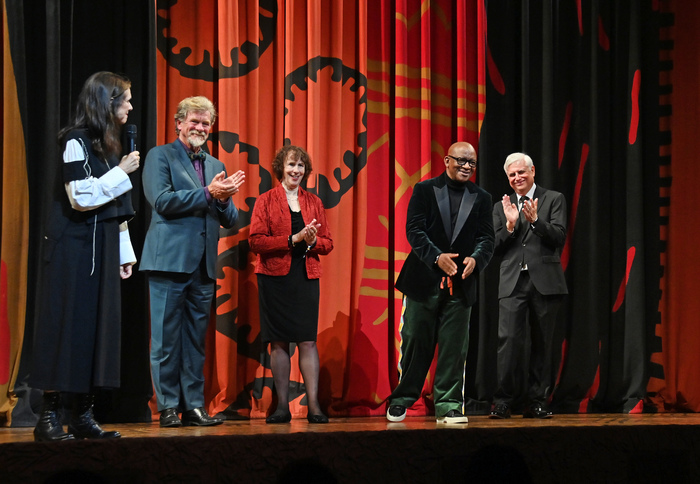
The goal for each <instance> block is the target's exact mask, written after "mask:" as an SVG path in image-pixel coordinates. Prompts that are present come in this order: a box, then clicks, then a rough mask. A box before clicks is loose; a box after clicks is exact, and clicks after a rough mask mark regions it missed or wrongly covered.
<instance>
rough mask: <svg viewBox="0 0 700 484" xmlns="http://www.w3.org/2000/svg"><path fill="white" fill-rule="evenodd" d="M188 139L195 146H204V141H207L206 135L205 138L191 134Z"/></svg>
mask: <svg viewBox="0 0 700 484" xmlns="http://www.w3.org/2000/svg"><path fill="white" fill-rule="evenodd" d="M187 141H189V143H190V145H191V146H192V147H193V148H199V147H200V146H202V145H203V144H204V143H206V142H207V137H206V136H204V137H203V138H199V137H197V136H190V137H188V138H187Z"/></svg>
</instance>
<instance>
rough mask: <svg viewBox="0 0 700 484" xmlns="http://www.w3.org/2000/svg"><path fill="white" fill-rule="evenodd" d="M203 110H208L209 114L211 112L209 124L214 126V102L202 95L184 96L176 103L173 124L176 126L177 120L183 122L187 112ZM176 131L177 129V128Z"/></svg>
mask: <svg viewBox="0 0 700 484" xmlns="http://www.w3.org/2000/svg"><path fill="white" fill-rule="evenodd" d="M203 112H209V114H211V125H212V126H214V121H216V108H215V107H214V103H212V102H211V101H210V100H209V99H207V98H206V97H204V96H192V97H186V98H185V99H183V100H182V101H180V103H179V104H178V105H177V111H176V112H175V124H176V126H177V122H178V121H180V122H184V121H185V119H187V115H188V114H189V113H203ZM176 131H178V130H177V128H176ZM178 134H179V131H178Z"/></svg>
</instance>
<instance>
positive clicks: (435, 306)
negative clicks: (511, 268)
mask: <svg viewBox="0 0 700 484" xmlns="http://www.w3.org/2000/svg"><path fill="white" fill-rule="evenodd" d="M444 162H445V173H444V174H442V175H440V176H438V177H435V178H431V179H429V180H426V181H423V182H420V183H418V184H416V186H415V187H414V188H413V195H412V196H411V200H410V202H409V204H408V212H407V216H406V237H407V239H408V242H409V243H410V244H411V249H412V250H411V252H410V253H409V255H408V257H407V258H406V262H405V263H404V265H403V268H402V269H401V273H400V274H399V277H398V279H397V281H396V288H397V289H398V290H399V291H401V292H403V293H404V296H405V297H404V310H403V314H402V320H401V328H400V333H401V348H400V359H399V365H398V370H399V384H398V386H397V387H396V389H394V391H393V392H392V394H391V396H390V397H389V399H388V409H387V419H388V420H389V421H392V422H399V421H401V420H403V419H404V417H405V416H406V409H407V408H408V407H410V406H411V405H413V403H414V402H415V401H416V400H417V399H418V398H419V396H420V393H421V390H422V388H423V384H424V383H425V378H426V375H427V373H428V370H429V369H430V365H431V363H432V360H433V355H434V354H435V346H436V345H437V347H438V356H437V367H436V370H435V380H434V384H433V393H434V398H435V416H436V417H437V421H438V422H442V423H466V422H467V417H466V416H464V414H463V412H464V408H463V407H464V366H465V363H466V358H467V349H468V346H469V318H470V315H471V307H472V305H473V304H474V302H476V286H477V274H479V273H480V272H481V271H483V270H484V268H485V267H486V265H487V264H488V262H489V261H490V260H491V256H492V255H493V247H494V233H493V225H492V219H491V204H492V202H491V195H489V194H488V193H487V192H486V191H485V190H483V189H481V188H479V187H478V186H476V185H475V184H474V183H472V182H470V181H469V178H470V177H471V176H472V174H473V173H474V169H475V168H476V152H475V151H474V147H473V146H472V145H470V144H469V143H466V142H458V143H455V144H453V145H452V146H450V148H449V150H448V154H447V156H445V158H444Z"/></svg>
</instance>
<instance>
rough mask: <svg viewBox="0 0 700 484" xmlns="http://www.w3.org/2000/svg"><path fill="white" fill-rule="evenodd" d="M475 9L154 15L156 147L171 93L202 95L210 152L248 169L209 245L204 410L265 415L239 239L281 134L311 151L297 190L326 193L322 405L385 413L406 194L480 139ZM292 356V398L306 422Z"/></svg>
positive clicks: (183, 10)
mask: <svg viewBox="0 0 700 484" xmlns="http://www.w3.org/2000/svg"><path fill="white" fill-rule="evenodd" d="M480 5H481V2H477V1H472V2H461V1H460V2H455V1H451V0H443V1H436V2H435V1H434V2H431V3H430V4H426V3H425V2H420V1H410V2H398V3H396V2H391V1H381V2H369V3H367V2H364V1H360V2H356V1H341V0H334V1H310V2H285V1H282V0H280V1H277V2H266V1H259V2H252V1H248V2H243V1H240V2H223V1H221V2H215V1H198V2H196V8H195V7H194V2H187V1H180V2H177V3H175V4H173V5H172V6H171V7H170V8H168V9H159V10H158V22H159V28H158V48H159V51H160V52H159V56H158V59H157V63H158V106H159V111H158V143H159V144H161V143H166V142H169V141H172V139H173V138H174V136H175V135H174V131H173V121H172V119H173V114H174V109H175V106H176V104H177V102H178V101H179V100H180V99H182V98H184V97H186V96H190V95H195V94H204V95H206V96H208V97H210V98H211V99H212V100H213V101H214V102H215V104H216V105H217V107H218V109H219V119H218V120H217V123H216V125H215V133H214V135H213V136H212V140H211V142H210V144H209V149H210V151H211V152H212V154H213V155H214V156H217V157H218V158H219V159H221V160H222V161H223V162H224V163H226V165H227V168H228V170H229V171H233V170H237V169H243V170H244V171H245V172H246V174H247V181H246V184H245V185H244V187H243V190H242V191H241V193H240V194H239V195H237V196H236V197H234V201H235V203H236V205H237V206H238V207H239V209H240V211H241V223H240V224H239V225H240V231H239V232H238V233H233V232H230V233H225V234H224V236H223V237H222V240H221V243H220V265H221V273H220V279H219V281H218V284H219V288H218V292H217V300H216V306H217V309H216V331H212V332H211V334H210V338H209V340H208V345H209V346H208V352H207V354H208V362H207V366H206V375H205V376H206V380H207V389H206V392H207V397H208V401H210V402H211V403H210V405H209V411H210V412H212V413H217V412H222V411H223V412H225V413H227V414H229V415H231V416H234V415H240V416H248V415H249V416H251V417H263V416H264V415H265V413H266V412H267V411H268V410H269V407H270V406H271V403H272V378H271V373H270V370H269V354H268V349H267V348H266V347H264V346H263V345H261V343H260V339H259V322H258V307H257V290H256V280H255V275H254V273H253V265H252V261H253V255H252V254H250V253H249V250H248V246H247V242H246V238H247V235H248V232H247V229H248V222H249V219H250V212H251V211H252V206H253V204H254V202H255V198H256V197H257V196H258V195H259V194H260V193H263V192H264V191H266V190H268V189H270V188H271V187H273V186H275V185H276V183H277V181H276V180H273V179H272V173H271V169H270V162H271V160H272V157H273V155H274V153H275V151H276V149H278V148H279V147H280V146H282V145H283V144H284V143H285V142H289V143H292V144H297V145H300V146H303V147H305V148H306V149H307V150H308V151H309V153H310V155H311V158H312V160H313V162H314V174H313V175H312V177H311V178H310V179H309V181H308V183H307V188H308V189H309V190H311V191H313V192H316V193H317V194H318V195H319V196H320V197H321V199H322V200H323V201H324V204H325V206H326V210H327V212H328V217H329V224H330V225H331V227H330V230H331V233H332V235H333V239H334V241H335V250H334V251H333V252H332V253H331V254H330V255H329V256H327V257H325V258H323V260H322V264H323V268H324V274H323V277H322V279H321V311H320V319H319V337H318V345H319V353H320V358H321V380H320V396H321V403H322V405H323V406H324V407H326V408H327V409H328V411H329V413H330V414H331V415H368V414H381V413H383V411H384V409H383V407H381V406H380V404H381V403H382V401H383V400H384V399H385V398H386V397H387V396H388V394H389V393H390V391H391V387H392V385H394V384H395V383H396V382H395V373H396V359H395V341H396V340H395V338H396V329H395V327H396V326H397V324H396V323H397V318H396V315H397V314H398V313H397V312H396V310H397V308H398V307H399V303H400V300H399V295H398V294H395V293H394V290H393V283H394V278H395V272H396V271H397V270H398V269H399V268H400V265H401V263H402V261H403V258H404V257H405V255H406V253H407V252H408V250H409V248H408V245H407V243H406V241H405V231H404V224H405V211H406V204H407V202H408V199H409V197H410V193H411V190H410V187H411V186H412V185H413V184H415V182H417V181H418V180H419V179H421V178H426V177H430V176H434V175H437V174H439V173H441V172H442V171H443V169H444V168H443V164H442V158H443V156H444V153H445V152H446V150H447V148H448V147H449V145H450V144H451V143H452V142H454V141H456V140H458V139H464V140H467V141H470V142H472V143H473V144H474V145H475V146H476V144H477V140H478V128H479V122H480V120H481V118H482V117H483V99H480V97H479V96H480V94H483V89H480V88H479V85H480V82H479V79H480V76H481V79H482V81H481V84H483V69H481V68H479V66H480V64H481V62H480V58H479V56H478V54H477V53H478V52H479V49H478V46H479V45H480V42H479V39H480V38H482V37H483V32H482V30H481V23H480V21H479V19H480V16H479V12H480V7H479V6H480ZM428 6H429V8H426V7H428ZM367 72H370V83H369V84H370V86H369V88H368V81H367V77H366V76H367ZM368 93H369V99H368ZM479 106H481V108H480V107H479ZM370 127H371V130H372V133H373V134H372V135H371V139H368V133H369V132H370ZM394 192H395V193H394ZM395 251H396V253H397V254H398V257H395V255H394V254H395ZM397 259H398V260H397ZM388 301H394V302H395V304H390V305H389V306H391V307H389V308H388V307H387V302H388ZM296 363H297V361H296V357H294V358H293V364H292V368H293V370H292V388H290V395H291V398H293V399H294V398H296V400H295V402H294V403H295V405H293V413H294V414H295V415H296V416H303V415H304V413H305V410H304V409H303V406H304V403H305V402H304V401H303V396H304V391H303V387H301V386H300V383H301V381H302V379H301V375H300V373H299V371H298V369H297V365H296ZM428 392H429V388H426V393H428Z"/></svg>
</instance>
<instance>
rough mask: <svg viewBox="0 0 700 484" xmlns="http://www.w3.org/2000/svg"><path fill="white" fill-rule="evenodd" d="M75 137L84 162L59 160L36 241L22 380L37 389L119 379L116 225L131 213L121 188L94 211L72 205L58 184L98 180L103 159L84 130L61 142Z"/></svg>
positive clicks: (85, 388)
mask: <svg viewBox="0 0 700 484" xmlns="http://www.w3.org/2000/svg"><path fill="white" fill-rule="evenodd" d="M71 139H74V140H79V141H81V143H82V145H83V146H84V149H85V152H86V154H87V160H88V162H87V163H84V162H83V161H79V162H74V163H63V180H57V182H58V183H57V185H58V184H60V186H57V187H56V191H55V194H54V202H53V204H52V206H51V214H50V217H49V221H48V226H47V227H46V228H45V233H44V234H45V235H44V241H43V243H42V251H43V260H42V264H41V275H40V284H39V291H38V296H37V297H38V301H39V307H38V309H37V315H36V320H35V323H34V342H33V347H32V370H31V375H30V377H29V384H30V385H31V386H32V387H33V388H38V389H42V390H58V391H64V392H76V393H88V392H90V391H91V390H92V389H93V388H95V387H105V388H116V387H119V384H120V363H121V362H120V358H121V297H120V292H121V287H120V286H121V279H120V277H119V265H120V260H119V223H120V222H122V221H125V220H128V219H129V218H131V217H132V216H133V214H134V211H133V208H132V205H131V195H130V192H127V193H125V194H123V195H120V196H119V197H117V198H116V199H113V200H112V201H111V202H109V203H106V204H104V205H102V206H101V207H99V208H97V209H94V210H87V211H83V212H79V211H77V210H74V209H73V208H71V205H70V202H69V200H68V196H67V195H66V191H65V188H64V187H63V183H67V182H69V181H72V180H78V179H81V178H86V177H87V176H90V175H92V176H94V177H96V178H99V177H100V176H102V175H104V174H105V173H107V171H109V170H110V167H112V166H116V165H117V164H118V163H119V160H118V159H116V158H114V159H111V160H109V161H110V163H107V162H105V161H104V160H102V159H100V158H99V157H98V156H97V154H96V153H95V152H94V151H93V150H92V143H91V141H90V139H89V138H88V135H87V132H86V131H85V130H75V131H71V132H70V133H69V134H68V136H67V139H66V140H65V141H64V149H65V145H66V144H67V142H68V140H71Z"/></svg>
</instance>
